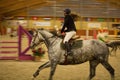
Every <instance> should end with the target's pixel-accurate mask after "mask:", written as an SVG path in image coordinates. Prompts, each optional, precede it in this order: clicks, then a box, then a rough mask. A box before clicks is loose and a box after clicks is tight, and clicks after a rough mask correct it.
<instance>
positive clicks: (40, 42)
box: [32, 31, 58, 46]
mask: <svg viewBox="0 0 120 80" xmlns="http://www.w3.org/2000/svg"><path fill="white" fill-rule="evenodd" d="M38 33H40V32H39V31H36V34H35V36H34V40H33V41H32V42H33V46H38V45H39V44H43V43H44V42H45V41H46V40H49V39H50V38H53V37H55V36H54V35H53V36H51V37H48V38H46V40H45V39H40V37H39V36H38ZM40 34H41V33H40ZM41 35H42V34H41ZM42 36H43V35H42ZM37 37H38V40H39V41H38V42H37V43H35V40H36V38H37ZM57 38H58V37H56V38H55V39H54V40H53V41H52V43H51V44H53V43H54V41H55V40H56V39H57Z"/></svg>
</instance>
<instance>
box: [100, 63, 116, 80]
mask: <svg viewBox="0 0 120 80" xmlns="http://www.w3.org/2000/svg"><path fill="white" fill-rule="evenodd" d="M101 64H102V65H103V66H104V67H105V68H106V69H107V70H108V71H109V73H110V75H111V80H114V71H115V70H114V69H113V68H112V66H111V65H110V64H109V63H108V62H107V61H102V62H101Z"/></svg>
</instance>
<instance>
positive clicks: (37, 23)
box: [34, 21, 51, 26]
mask: <svg viewBox="0 0 120 80" xmlns="http://www.w3.org/2000/svg"><path fill="white" fill-rule="evenodd" d="M34 25H35V26H51V23H50V22H38V21H36V22H34Z"/></svg>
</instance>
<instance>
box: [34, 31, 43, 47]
mask: <svg viewBox="0 0 120 80" xmlns="http://www.w3.org/2000/svg"><path fill="white" fill-rule="evenodd" d="M38 33H39V32H38V31H36V34H35V36H34V40H33V41H32V43H33V46H38V45H39V44H42V43H43V42H44V40H41V39H40V38H39V36H38ZM37 37H38V40H39V41H38V42H37V43H35V40H36V38H37Z"/></svg>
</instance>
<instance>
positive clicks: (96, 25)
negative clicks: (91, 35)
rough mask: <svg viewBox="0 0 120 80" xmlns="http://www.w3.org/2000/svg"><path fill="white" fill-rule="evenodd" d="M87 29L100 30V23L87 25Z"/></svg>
mask: <svg viewBox="0 0 120 80" xmlns="http://www.w3.org/2000/svg"><path fill="white" fill-rule="evenodd" d="M88 27H89V28H100V27H101V23H88Z"/></svg>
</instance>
